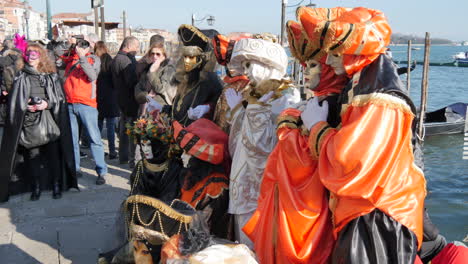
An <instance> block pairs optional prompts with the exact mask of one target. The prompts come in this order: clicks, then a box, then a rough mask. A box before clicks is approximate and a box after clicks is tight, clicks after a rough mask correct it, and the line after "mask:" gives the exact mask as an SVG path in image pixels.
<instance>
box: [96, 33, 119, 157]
mask: <svg viewBox="0 0 468 264" xmlns="http://www.w3.org/2000/svg"><path fill="white" fill-rule="evenodd" d="M94 50H95V51H94V54H95V55H96V56H98V57H99V59H100V60H101V71H100V72H99V75H98V79H97V103H98V106H97V107H98V112H99V116H98V126H99V131H101V132H102V128H103V126H104V121H106V130H107V140H108V142H109V159H115V158H117V152H116V151H115V127H116V125H117V120H118V117H119V115H120V111H119V106H118V104H117V90H116V89H115V88H114V84H113V82H112V72H111V70H110V67H111V63H112V57H111V56H110V55H109V53H108V51H107V46H106V44H105V43H104V42H103V41H98V42H97V43H96V47H95V48H94Z"/></svg>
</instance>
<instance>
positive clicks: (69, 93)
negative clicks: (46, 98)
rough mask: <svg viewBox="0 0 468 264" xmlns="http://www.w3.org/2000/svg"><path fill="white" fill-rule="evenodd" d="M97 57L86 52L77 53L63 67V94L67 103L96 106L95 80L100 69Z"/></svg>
mask: <svg viewBox="0 0 468 264" xmlns="http://www.w3.org/2000/svg"><path fill="white" fill-rule="evenodd" d="M100 65H101V63H100V60H99V58H98V57H96V56H94V55H92V54H87V55H86V57H81V58H80V57H79V56H78V55H77V54H75V55H74V56H73V59H72V60H71V62H70V63H68V65H67V67H66V69H65V77H66V80H65V84H64V89H65V95H66V97H67V101H68V103H71V104H85V105H89V106H92V107H95V108H96V107H97V102H96V80H97V76H98V74H99V70H100Z"/></svg>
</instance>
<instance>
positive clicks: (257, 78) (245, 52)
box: [228, 39, 288, 84]
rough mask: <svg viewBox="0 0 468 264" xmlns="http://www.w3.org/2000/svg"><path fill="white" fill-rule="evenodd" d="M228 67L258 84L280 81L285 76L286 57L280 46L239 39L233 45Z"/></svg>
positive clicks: (261, 41)
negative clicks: (267, 81) (270, 80)
mask: <svg viewBox="0 0 468 264" xmlns="http://www.w3.org/2000/svg"><path fill="white" fill-rule="evenodd" d="M228 67H229V68H231V69H235V70H238V71H242V72H243V73H244V74H245V75H247V76H248V77H249V79H250V80H251V81H253V82H254V83H256V84H258V83H260V82H261V81H264V80H268V79H276V80H281V79H282V78H283V77H284V75H285V74H286V69H287V67H288V56H287V54H286V51H285V50H284V48H283V47H281V45H279V44H277V43H273V42H270V41H267V40H263V39H241V40H239V41H237V42H236V44H234V48H233V51H232V57H231V61H230V62H229V64H228Z"/></svg>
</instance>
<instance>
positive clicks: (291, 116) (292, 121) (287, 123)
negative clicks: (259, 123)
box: [276, 109, 302, 132]
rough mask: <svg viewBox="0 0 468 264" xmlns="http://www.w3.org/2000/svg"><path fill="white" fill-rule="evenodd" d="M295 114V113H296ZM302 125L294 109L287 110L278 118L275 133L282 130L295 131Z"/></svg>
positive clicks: (298, 113)
mask: <svg viewBox="0 0 468 264" xmlns="http://www.w3.org/2000/svg"><path fill="white" fill-rule="evenodd" d="M296 112H297V113H296ZM301 125H302V120H301V115H300V112H299V111H297V110H296V109H287V110H285V111H284V112H283V113H281V115H280V116H279V117H278V120H277V122H276V131H277V132H278V130H280V129H282V128H290V129H297V128H300V127H301Z"/></svg>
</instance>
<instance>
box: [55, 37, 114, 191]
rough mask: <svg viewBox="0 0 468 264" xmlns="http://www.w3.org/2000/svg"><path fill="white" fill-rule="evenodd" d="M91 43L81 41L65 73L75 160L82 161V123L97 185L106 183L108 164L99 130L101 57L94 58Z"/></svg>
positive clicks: (78, 162) (78, 167) (78, 164)
mask: <svg viewBox="0 0 468 264" xmlns="http://www.w3.org/2000/svg"><path fill="white" fill-rule="evenodd" d="M91 48H92V46H91V43H90V42H88V41H86V40H78V41H77V44H76V48H75V50H76V54H75V55H74V56H73V59H72V60H71V62H69V63H68V65H67V67H66V70H65V78H66V79H65V85H64V89H65V94H66V96H67V101H68V110H69V114H70V122H71V127H72V134H73V148H74V152H75V157H80V146H79V136H80V131H79V123H81V125H82V127H83V128H84V130H85V132H87V134H88V135H89V141H90V147H91V153H92V155H93V158H94V160H95V162H96V172H97V174H98V178H97V179H96V184H97V185H101V184H104V183H105V182H106V181H105V179H104V176H105V175H106V174H107V164H106V162H105V160H104V147H103V143H102V140H101V133H99V127H98V111H97V100H96V97H97V96H96V80H97V79H98V75H99V71H100V69H101V61H100V59H99V57H97V56H95V55H93V54H91V52H90V51H91ZM75 165H76V171H77V172H78V175H80V174H81V172H80V170H81V169H80V159H79V158H76V159H75Z"/></svg>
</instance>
